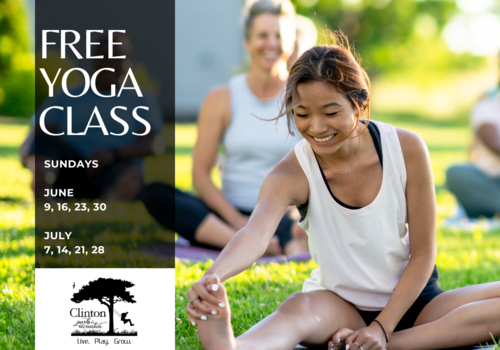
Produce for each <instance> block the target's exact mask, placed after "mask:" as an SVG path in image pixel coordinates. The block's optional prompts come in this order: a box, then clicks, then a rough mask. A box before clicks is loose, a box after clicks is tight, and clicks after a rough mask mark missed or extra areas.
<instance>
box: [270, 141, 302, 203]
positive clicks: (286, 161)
mask: <svg viewBox="0 0 500 350" xmlns="http://www.w3.org/2000/svg"><path fill="white" fill-rule="evenodd" d="M296 149H297V148H294V149H292V150H291V151H290V152H288V154H287V155H286V156H285V157H284V158H283V159H282V160H281V161H280V162H279V163H278V164H277V165H276V166H275V167H274V169H273V170H272V171H271V173H270V174H269V176H268V178H267V179H266V182H272V183H274V184H276V185H277V186H280V187H282V188H284V189H286V190H287V191H288V192H290V193H291V197H292V198H293V202H294V203H292V204H301V203H305V202H306V201H307V198H308V194H309V186H308V181H307V177H306V174H305V173H304V170H303V169H302V167H301V166H300V164H299V160H298V159H297V155H296V152H295V151H296Z"/></svg>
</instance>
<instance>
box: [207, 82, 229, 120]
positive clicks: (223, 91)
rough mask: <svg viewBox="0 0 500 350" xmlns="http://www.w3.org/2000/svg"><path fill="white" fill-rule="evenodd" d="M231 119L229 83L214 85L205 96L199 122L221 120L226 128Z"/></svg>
mask: <svg viewBox="0 0 500 350" xmlns="http://www.w3.org/2000/svg"><path fill="white" fill-rule="evenodd" d="M230 119H231V97H230V93H229V86H228V85H227V84H224V85H218V86H215V87H213V88H212V89H211V90H210V91H209V92H208V94H207V96H206V97H205V100H204V101H203V104H202V105H201V108H200V114H199V122H201V121H204V120H207V121H208V120H210V122H214V121H217V120H219V121H220V122H222V125H224V128H225V127H227V125H229V120H230Z"/></svg>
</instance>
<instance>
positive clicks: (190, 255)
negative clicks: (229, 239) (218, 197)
mask: <svg viewBox="0 0 500 350" xmlns="http://www.w3.org/2000/svg"><path fill="white" fill-rule="evenodd" d="M219 254H220V250H212V249H206V248H201V247H194V246H189V247H186V246H183V245H176V246H175V257H176V258H178V259H180V260H181V261H203V260H208V259H212V260H215V259H217V257H218V256H219ZM310 259H311V254H309V253H303V254H297V255H289V256H286V255H278V256H264V257H262V258H260V259H259V260H257V263H258V264H266V263H271V262H276V263H285V262H287V261H297V262H304V261H309V260H310Z"/></svg>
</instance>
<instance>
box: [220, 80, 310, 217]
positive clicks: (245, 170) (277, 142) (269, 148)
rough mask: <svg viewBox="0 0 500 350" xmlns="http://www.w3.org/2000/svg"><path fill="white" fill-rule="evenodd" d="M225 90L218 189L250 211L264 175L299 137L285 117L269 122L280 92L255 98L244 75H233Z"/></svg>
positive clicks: (233, 201) (236, 205)
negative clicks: (226, 120)
mask: <svg viewBox="0 0 500 350" xmlns="http://www.w3.org/2000/svg"><path fill="white" fill-rule="evenodd" d="M229 89H230V94H231V122H230V124H229V127H228V128H227V130H226V132H225V133H224V137H223V139H222V146H223V157H222V158H221V161H220V169H221V178H222V192H223V193H224V195H225V196H226V198H227V199H228V201H229V202H230V203H231V204H232V205H234V206H235V207H237V208H238V209H244V210H248V211H252V210H253V209H254V208H255V205H256V204H257V198H258V197H259V191H260V188H261V186H262V183H263V182H264V180H265V178H266V177H267V175H269V173H270V172H271V170H273V168H274V167H275V166H276V165H277V164H278V163H279V161H280V160H281V159H283V157H284V156H286V155H287V153H288V152H290V150H292V149H293V147H294V146H295V144H296V143H297V142H298V141H300V140H301V139H302V136H301V135H300V133H299V132H297V131H295V136H292V135H290V134H289V132H288V126H287V122H286V118H285V117H283V118H280V119H279V120H278V122H277V123H276V122H275V121H269V119H272V118H276V117H277V116H278V115H279V112H280V108H279V107H280V101H281V98H282V97H283V96H282V94H278V95H277V96H275V97H274V98H270V99H267V100H261V99H259V98H257V97H256V96H255V95H254V94H253V93H252V91H251V90H250V88H249V87H248V84H247V80H246V74H241V75H238V76H236V77H233V78H232V79H231V80H230V81H229ZM266 119H268V120H266Z"/></svg>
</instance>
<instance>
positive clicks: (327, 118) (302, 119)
mask: <svg viewBox="0 0 500 350" xmlns="http://www.w3.org/2000/svg"><path fill="white" fill-rule="evenodd" d="M297 95H298V97H299V98H300V99H298V103H299V106H298V107H296V108H294V110H293V114H294V120H295V125H296V126H297V129H298V130H299V132H300V133H301V134H302V136H303V137H304V138H305V139H306V140H307V141H308V142H309V143H310V144H311V146H312V148H313V150H314V152H315V153H316V154H318V155H322V156H326V155H329V154H333V153H335V152H337V151H338V150H339V148H341V147H342V145H344V144H346V142H348V141H349V138H347V136H348V135H349V134H350V133H351V131H352V129H353V127H354V125H355V123H356V116H357V109H355V108H354V107H353V105H352V103H351V101H350V100H348V98H347V97H346V96H345V95H343V94H342V93H340V92H338V91H337V90H336V89H335V88H334V87H333V86H332V85H331V84H330V83H327V82H318V81H316V82H310V83H302V84H299V85H297ZM295 104H296V103H295V102H294V105H295ZM351 137H352V135H351ZM346 138H347V139H346Z"/></svg>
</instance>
